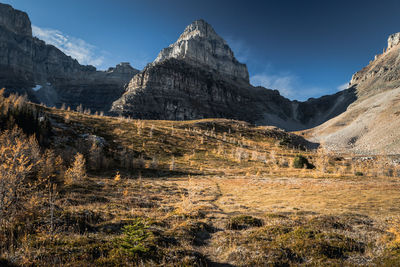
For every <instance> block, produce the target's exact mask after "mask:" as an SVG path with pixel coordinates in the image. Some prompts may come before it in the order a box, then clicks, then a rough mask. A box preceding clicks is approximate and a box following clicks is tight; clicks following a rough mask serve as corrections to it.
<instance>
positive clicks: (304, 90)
mask: <svg viewBox="0 0 400 267" xmlns="http://www.w3.org/2000/svg"><path fill="white" fill-rule="evenodd" d="M250 83H251V84H252V85H254V86H263V87H265V88H268V89H276V90H278V91H279V93H280V94H281V95H282V96H284V97H286V98H289V99H291V100H294V99H296V100H299V101H305V100H307V99H308V98H310V97H320V96H322V95H325V94H329V93H330V91H329V90H328V89H326V88H321V87H315V86H307V85H304V84H303V83H302V82H301V79H299V77H297V76H296V75H293V74H290V73H284V74H269V73H260V74H256V75H253V76H251V77H250Z"/></svg>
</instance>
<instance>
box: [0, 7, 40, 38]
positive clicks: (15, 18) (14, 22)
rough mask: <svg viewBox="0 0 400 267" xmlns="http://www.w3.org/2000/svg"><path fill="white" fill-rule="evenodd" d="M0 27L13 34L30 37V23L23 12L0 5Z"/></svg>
mask: <svg viewBox="0 0 400 267" xmlns="http://www.w3.org/2000/svg"><path fill="white" fill-rule="evenodd" d="M0 25H1V26H3V27H5V28H7V29H8V30H9V31H11V32H13V33H17V34H20V35H24V36H32V28H31V22H30V20H29V18H28V15H27V14H26V13H25V12H22V11H19V10H15V9H13V8H12V6H10V5H5V4H0Z"/></svg>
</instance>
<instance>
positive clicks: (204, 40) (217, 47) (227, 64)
mask: <svg viewBox="0 0 400 267" xmlns="http://www.w3.org/2000/svg"><path fill="white" fill-rule="evenodd" d="M169 58H176V59H181V60H185V61H186V62H188V63H190V64H193V65H195V66H199V65H203V67H206V68H209V69H213V70H216V71H218V72H219V73H221V74H224V75H229V76H230V77H232V78H239V79H243V80H245V81H247V82H248V81H249V73H248V71H247V67H246V65H245V64H242V63H240V62H239V61H237V60H236V58H235V56H234V55H233V52H232V50H231V49H230V47H229V46H228V44H227V43H226V42H225V40H224V39H222V38H221V37H220V36H219V35H218V34H217V33H216V32H215V31H214V29H213V28H212V27H211V25H210V24H208V23H207V22H205V21H204V20H202V19H200V20H196V21H194V22H193V23H192V24H190V25H189V26H187V27H186V29H185V31H184V32H183V33H182V34H181V36H180V37H179V39H178V40H177V41H176V42H175V43H173V44H171V45H170V46H169V47H167V48H164V49H163V50H162V51H161V52H160V53H159V55H158V57H157V58H156V60H155V61H154V63H159V62H161V61H164V60H166V59H169Z"/></svg>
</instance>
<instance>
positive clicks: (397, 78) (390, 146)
mask: <svg viewBox="0 0 400 267" xmlns="http://www.w3.org/2000/svg"><path fill="white" fill-rule="evenodd" d="M350 86H351V87H352V88H353V89H354V90H355V92H356V94H357V97H358V99H357V100H356V101H355V102H354V103H352V104H351V105H350V106H349V108H348V109H347V110H346V112H344V113H343V114H340V115H339V116H337V117H335V118H333V119H331V120H329V121H327V122H326V123H324V124H322V125H320V126H318V127H316V128H314V129H311V130H308V131H305V132H304V134H305V135H306V136H308V138H310V139H311V140H313V141H317V142H320V143H322V144H324V145H325V147H327V148H328V149H331V150H336V151H346V152H348V151H351V152H354V153H359V154H399V153H400V141H399V140H400V131H399V129H400V120H399V116H400V33H396V34H392V35H390V36H389V38H388V46H387V48H386V49H385V50H384V52H383V54H380V55H377V56H375V59H374V60H373V61H371V62H370V64H369V65H368V66H366V67H365V68H363V69H362V70H360V71H359V72H357V73H355V74H354V75H353V78H352V80H351V82H350Z"/></svg>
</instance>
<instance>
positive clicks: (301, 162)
mask: <svg viewBox="0 0 400 267" xmlns="http://www.w3.org/2000/svg"><path fill="white" fill-rule="evenodd" d="M293 167H294V168H296V169H302V168H304V167H305V168H307V169H314V168H315V166H314V165H312V164H311V163H309V162H308V159H307V158H306V157H304V156H303V155H296V157H295V158H294V159H293Z"/></svg>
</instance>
